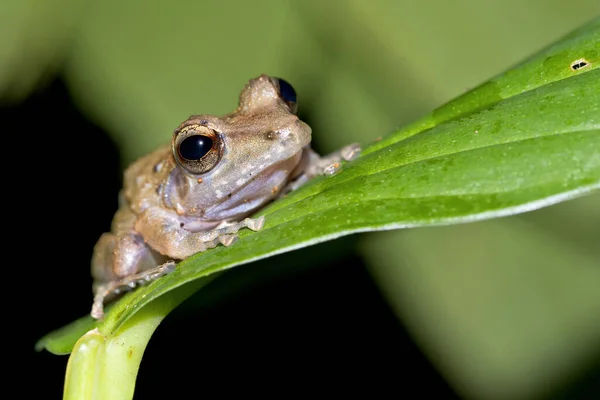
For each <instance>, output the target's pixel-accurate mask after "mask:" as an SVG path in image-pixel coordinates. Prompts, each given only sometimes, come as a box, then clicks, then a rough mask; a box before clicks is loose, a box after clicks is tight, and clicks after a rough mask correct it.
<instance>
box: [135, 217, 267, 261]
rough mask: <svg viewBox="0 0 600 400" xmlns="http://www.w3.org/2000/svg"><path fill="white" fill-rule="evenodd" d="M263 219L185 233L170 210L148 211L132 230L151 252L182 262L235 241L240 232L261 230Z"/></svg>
mask: <svg viewBox="0 0 600 400" xmlns="http://www.w3.org/2000/svg"><path fill="white" fill-rule="evenodd" d="M264 223H265V218H264V216H263V217H259V218H256V219H253V218H245V219H244V220H242V221H239V222H222V223H221V224H219V225H218V226H216V227H214V228H212V229H209V230H205V231H199V232H194V231H190V230H187V229H185V223H183V222H181V219H180V218H179V216H178V215H177V214H176V213H175V212H173V211H170V210H164V209H161V208H149V209H147V210H145V211H144V212H143V213H142V214H141V215H140V217H139V218H138V219H137V221H136V223H135V230H136V231H137V232H141V234H142V235H143V237H144V240H145V241H146V243H147V244H148V245H149V246H150V247H152V248H153V249H154V250H156V251H158V252H159V253H161V254H164V255H167V256H169V257H171V258H175V259H179V260H182V259H184V258H187V257H189V256H191V255H193V254H196V253H199V252H202V251H205V250H207V249H210V248H213V247H215V246H217V245H218V244H219V243H221V244H223V245H224V246H229V245H231V244H233V243H234V242H235V241H236V240H237V235H236V233H237V232H238V231H239V230H240V229H242V228H249V229H251V230H253V231H259V230H261V229H262V227H263V225H264Z"/></svg>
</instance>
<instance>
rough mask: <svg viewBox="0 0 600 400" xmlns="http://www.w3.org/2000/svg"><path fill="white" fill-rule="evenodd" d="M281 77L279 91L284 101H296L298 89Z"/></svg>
mask: <svg viewBox="0 0 600 400" xmlns="http://www.w3.org/2000/svg"><path fill="white" fill-rule="evenodd" d="M277 79H279V93H280V94H281V98H282V99H283V101H285V102H287V103H295V102H296V91H295V90H294V88H293V87H292V85H290V84H289V83H288V82H287V81H285V80H283V79H281V78H277Z"/></svg>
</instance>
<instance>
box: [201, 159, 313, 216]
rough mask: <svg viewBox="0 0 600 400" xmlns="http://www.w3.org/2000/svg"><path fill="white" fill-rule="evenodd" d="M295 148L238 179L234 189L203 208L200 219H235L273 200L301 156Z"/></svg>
mask: <svg viewBox="0 0 600 400" xmlns="http://www.w3.org/2000/svg"><path fill="white" fill-rule="evenodd" d="M302 153H303V152H298V153H297V154H295V155H293V156H292V157H290V158H288V159H286V160H283V161H280V162H278V163H276V164H273V165H271V166H270V167H268V168H266V169H264V170H262V171H261V172H260V173H258V174H256V175H253V176H252V177H249V179H247V180H246V181H245V182H240V185H239V187H237V188H236V190H235V191H233V192H232V193H229V194H227V195H225V196H223V197H222V198H221V199H220V201H217V202H216V204H215V205H213V206H211V207H209V208H207V209H206V211H205V213H204V215H203V218H202V219H204V220H212V221H219V222H221V221H225V220H232V221H233V220H239V219H242V218H245V217H247V216H248V215H250V214H252V213H253V212H256V211H258V210H259V209H260V208H261V207H263V206H264V205H265V204H267V203H268V202H270V201H271V200H273V199H274V198H275V197H276V196H277V195H279V193H280V192H281V191H282V190H283V189H284V187H285V186H286V184H287V183H288V182H289V181H290V179H291V178H292V177H293V173H294V172H295V170H296V167H297V166H298V164H299V163H300V160H301V159H302Z"/></svg>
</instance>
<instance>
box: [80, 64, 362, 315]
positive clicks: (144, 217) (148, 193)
mask: <svg viewBox="0 0 600 400" xmlns="http://www.w3.org/2000/svg"><path fill="white" fill-rule="evenodd" d="M296 111H297V102H296V93H295V91H294V89H293V88H292V86H291V85H290V84H289V83H288V82H286V81H285V80H283V79H278V78H273V77H269V76H266V75H261V76H259V77H258V78H256V79H252V80H251V81H250V82H249V83H248V84H247V85H246V87H245V88H244V90H243V91H242V93H241V95H240V101H239V106H238V108H237V110H236V111H234V112H233V113H231V114H228V115H225V116H223V117H216V116H213V115H193V116H191V117H190V118H188V119H187V120H186V121H184V122H183V123H182V124H181V125H180V126H179V127H178V128H177V129H176V130H175V132H174V134H173V138H172V141H171V145H170V146H164V147H161V148H159V149H157V150H156V151H154V152H153V153H151V154H149V155H147V156H145V157H143V158H141V159H139V160H138V161H136V162H135V163H133V164H132V165H131V166H130V167H129V168H128V169H127V170H126V171H125V179H124V187H123V190H122V191H121V194H120V205H119V209H118V211H117V212H116V214H115V216H114V219H113V222H112V228H111V232H109V233H104V234H103V235H102V236H101V237H100V239H99V240H98V243H97V244H96V246H95V248H94V253H93V256H92V276H93V278H94V285H93V291H94V295H95V296H94V304H93V306H92V312H91V315H92V316H93V317H94V318H96V319H102V318H103V315H104V312H103V305H104V302H105V301H106V300H108V299H110V298H111V297H113V296H114V295H116V294H118V293H119V292H121V291H123V290H126V289H130V288H133V287H135V286H136V285H138V284H141V283H143V282H148V281H151V280H154V279H157V278H158V277H160V276H162V275H164V274H166V273H168V272H170V271H172V270H173V269H174V268H175V261H176V260H182V259H184V258H186V257H189V256H191V255H192V254H195V253H198V252H202V251H205V250H206V249H209V248H212V247H215V246H216V245H218V244H219V243H221V244H223V245H225V246H229V245H231V244H232V243H234V241H235V240H236V239H237V236H236V233H237V231H238V230H239V229H242V228H244V227H246V228H249V229H251V230H254V231H258V230H260V229H261V228H262V227H263V224H264V217H259V218H256V219H253V218H248V217H249V216H250V215H251V214H253V213H255V212H256V211H258V210H260V209H261V208H262V207H264V206H265V205H267V204H268V203H269V202H271V201H272V200H273V199H275V198H277V197H279V196H281V195H283V194H285V193H288V192H289V191H291V190H294V189H296V188H297V187H299V186H301V185H302V184H303V183H305V182H306V181H308V180H309V179H311V178H312V177H314V176H317V175H321V174H332V173H334V172H335V171H336V169H337V168H338V166H339V163H340V161H341V160H342V159H344V160H350V159H352V158H354V157H355V156H356V155H357V154H358V153H359V151H360V148H359V146H358V145H357V144H352V145H349V146H346V147H344V148H342V149H341V150H339V151H337V152H335V153H333V154H331V155H328V156H326V157H320V156H319V155H318V154H317V153H315V152H314V151H313V150H312V149H311V148H310V141H311V128H310V127H309V126H308V125H307V124H306V123H304V122H302V121H301V120H300V119H299V118H298V117H297V116H296Z"/></svg>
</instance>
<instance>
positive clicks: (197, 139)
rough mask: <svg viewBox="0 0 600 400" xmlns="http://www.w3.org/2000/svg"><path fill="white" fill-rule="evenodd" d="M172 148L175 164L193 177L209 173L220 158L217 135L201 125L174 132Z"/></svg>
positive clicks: (219, 142)
mask: <svg viewBox="0 0 600 400" xmlns="http://www.w3.org/2000/svg"><path fill="white" fill-rule="evenodd" d="M172 147H173V157H175V160H176V161H177V164H179V165H180V166H181V167H182V168H183V169H184V170H186V171H187V172H188V173H190V174H193V175H198V174H203V173H205V172H208V171H210V170H211V169H212V168H213V167H214V166H215V165H217V163H218V162H219V159H220V158H221V139H220V137H219V135H218V134H217V133H216V132H215V131H213V130H212V129H209V128H207V127H205V126H201V125H188V126H186V127H184V128H182V129H181V130H179V131H175V134H174V137H173V144H172Z"/></svg>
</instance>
